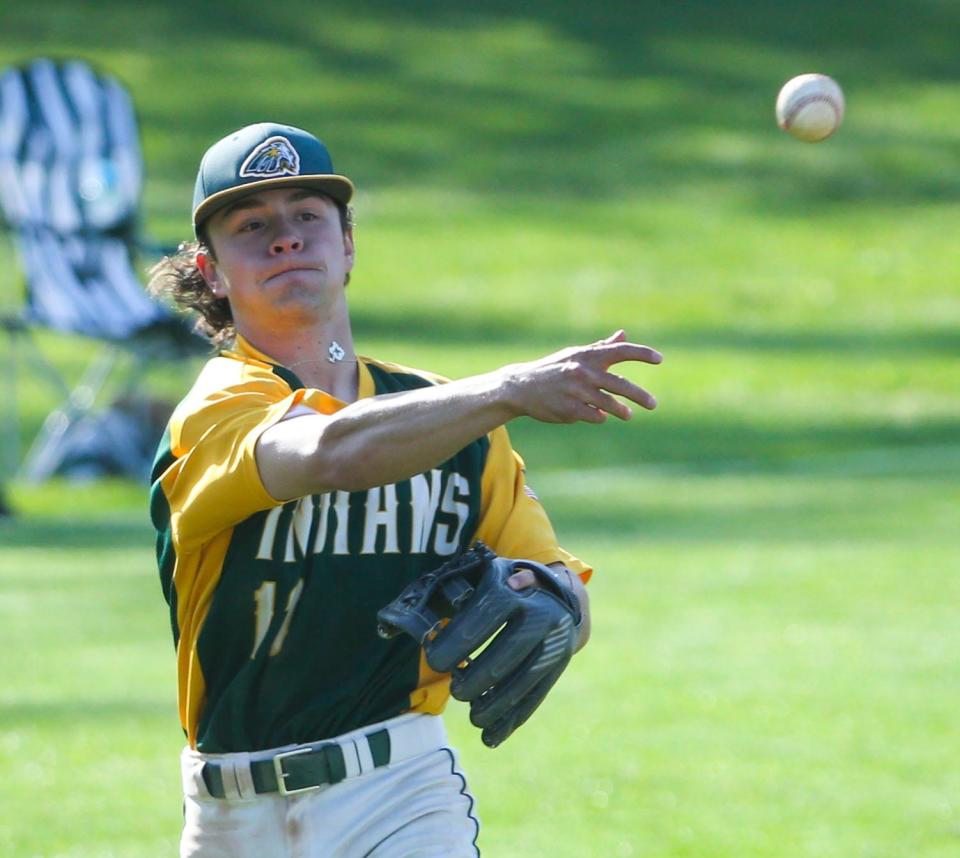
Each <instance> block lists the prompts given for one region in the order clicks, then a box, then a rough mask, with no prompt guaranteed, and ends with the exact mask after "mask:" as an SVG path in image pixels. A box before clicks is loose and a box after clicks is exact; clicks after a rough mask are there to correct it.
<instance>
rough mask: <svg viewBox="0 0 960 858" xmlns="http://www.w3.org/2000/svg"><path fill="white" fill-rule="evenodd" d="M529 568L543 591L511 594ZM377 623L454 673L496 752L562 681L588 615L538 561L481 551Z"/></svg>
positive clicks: (430, 580)
mask: <svg viewBox="0 0 960 858" xmlns="http://www.w3.org/2000/svg"><path fill="white" fill-rule="evenodd" d="M521 569H529V570H530V571H531V572H533V574H534V575H535V576H536V578H537V582H538V583H539V585H540V586H539V587H527V588H525V589H523V590H514V589H512V588H511V587H509V586H508V585H507V579H508V578H509V577H510V576H511V575H513V574H514V573H515V572H518V571H520V570H521ZM377 619H378V620H379V627H378V631H379V633H380V635H381V637H385V638H391V637H394V636H395V635H397V634H399V633H400V632H406V633H407V634H409V635H411V636H412V637H413V638H414V640H416V641H417V642H418V643H420V644H421V645H422V646H423V649H424V654H425V656H426V659H427V663H428V664H429V665H430V667H432V668H433V669H434V670H436V671H439V672H441V673H451V674H452V678H451V682H450V693H451V694H452V695H453V696H454V697H455V698H456V699H457V700H465V701H467V702H469V703H470V720H471V722H473V724H474V725H475V726H477V727H480V728H482V730H483V733H482V734H481V735H482V739H483V743H484V744H485V745H487V746H488V747H490V748H495V747H496V746H497V745H499V744H500V743H501V742H502V741H503V740H504V739H506V738H507V737H508V736H509V735H510V734H511V733H512V732H513V731H514V730H516V729H517V727H519V726H520V725H521V724H523V722H524V721H526V720H527V718H529V717H530V715H531V714H533V711H534V710H535V709H536V708H537V707H538V706H539V705H540V703H541V702H542V701H543V698H544V697H546V696H547V692H548V691H549V690H550V689H551V688H552V687H553V684H554V683H555V682H556V681H557V678H558V677H559V676H560V674H561V673H563V671H564V668H566V666H567V664H568V663H569V661H570V657H571V656H572V655H573V650H574V647H575V646H576V643H577V639H578V637H579V632H580V620H581V616H580V603H579V601H578V599H577V597H576V594H575V593H574V592H573V590H572V589H571V588H570V585H569V583H568V582H565V581H564V578H563V576H562V575H559V574H558V573H557V572H555V571H554V570H553V569H550V568H549V567H548V566H544V565H543V564H541V563H535V562H533V561H532V560H508V559H507V558H505V557H498V556H497V555H496V554H494V553H493V552H492V551H491V550H490V549H489V548H487V547H486V546H485V545H483V544H482V543H479V542H478V543H477V544H476V545H475V546H474V547H473V548H471V549H469V550H468V551H465V552H464V553H462V554H460V555H458V556H457V557H455V558H454V559H452V560H449V561H448V562H446V563H444V564H443V565H442V566H441V567H440V568H439V569H435V570H434V571H432V572H427V573H425V574H423V575H421V576H420V577H419V578H418V579H417V580H416V581H414V582H412V583H411V584H409V585H408V586H407V587H406V588H405V589H404V591H403V592H402V593H401V594H400V595H399V596H398V597H397V598H396V599H394V600H393V601H392V602H391V603H390V604H389V605H386V606H385V607H383V608H382V609H381V610H380V611H379V612H378V613H377ZM445 619H449V620H450V621H449V622H448V623H446V624H445V625H444V623H443V620H445ZM485 645H486V646H485ZM481 647H483V651H482V652H480V653H479V654H478V655H476V656H475V657H474V656H473V653H475V652H476V651H477V650H478V649H480V648H481Z"/></svg>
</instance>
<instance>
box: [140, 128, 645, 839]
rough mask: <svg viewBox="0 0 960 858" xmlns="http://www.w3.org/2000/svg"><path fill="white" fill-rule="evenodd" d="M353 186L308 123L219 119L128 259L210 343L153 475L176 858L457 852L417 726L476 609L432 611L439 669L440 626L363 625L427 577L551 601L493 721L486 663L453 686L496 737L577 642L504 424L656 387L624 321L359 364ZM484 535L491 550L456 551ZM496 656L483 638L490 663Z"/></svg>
mask: <svg viewBox="0 0 960 858" xmlns="http://www.w3.org/2000/svg"><path fill="white" fill-rule="evenodd" d="M352 193H353V185H352V183H351V182H350V181H349V180H348V179H347V178H345V177H343V176H341V175H338V174H337V173H336V172H335V171H334V169H333V164H332V163H331V159H330V155H329V153H328V151H327V149H326V147H325V146H324V145H323V144H322V143H321V142H320V141H319V140H318V139H317V138H316V137H314V136H313V135H312V134H309V133H307V132H306V131H303V130H300V129H297V128H293V127H290V126H285V125H277V124H271V123H262V124H257V125H251V126H248V127H246V128H243V129H240V130H239V131H237V132H235V133H233V134H230V135H229V136H227V137H225V138H224V139H222V140H220V141H219V142H218V143H216V144H214V145H213V146H212V147H211V148H210V149H209V150H208V151H207V153H206V154H205V155H204V157H203V160H202V162H201V164H200V169H199V174H198V176H197V182H196V188H195V194H194V205H193V225H194V230H195V235H196V238H197V242H195V243H191V244H189V245H182V246H181V249H180V251H179V252H178V254H176V255H175V256H173V257H170V258H167V259H165V260H163V261H162V262H161V263H160V264H159V265H158V266H156V268H155V269H154V270H153V272H152V278H151V284H150V288H151V289H152V290H153V291H154V292H156V293H168V294H170V295H172V296H173V298H174V299H175V300H176V301H177V302H178V303H179V304H180V305H181V306H184V307H191V308H193V309H194V310H196V311H198V313H199V315H200V322H199V325H200V327H201V329H202V330H203V331H204V332H205V333H207V335H208V336H209V337H210V338H211V340H212V341H213V342H214V344H215V345H216V346H217V347H218V348H219V351H218V353H217V354H216V355H215V356H214V357H212V358H211V359H210V361H209V362H208V363H207V365H206V366H205V368H204V369H203V370H202V372H201V373H200V375H199V377H198V378H197V380H196V382H195V384H194V385H193V388H192V389H191V390H190V392H189V393H188V394H187V396H186V397H185V398H184V399H183V401H182V402H181V403H180V404H179V406H178V407H177V409H176V410H175V412H174V414H173V416H172V417H171V419H170V422H169V426H168V427H167V431H166V434H165V436H164V439H163V441H162V443H161V446H160V449H159V451H158V454H157V458H156V463H155V467H154V470H153V477H152V480H153V483H152V489H151V517H152V520H153V523H154V525H155V527H156V531H157V558H158V565H159V571H160V578H161V583H162V586H163V591H164V594H165V596H166V599H167V602H168V604H169V608H170V620H171V625H172V630H173V637H174V641H175V643H176V652H177V666H178V677H179V682H178V685H179V687H178V700H179V711H180V719H181V724H182V727H183V730H184V732H185V734H186V739H187V744H186V747H185V749H184V752H183V755H182V774H183V788H184V793H185V809H184V816H185V821H184V828H183V834H182V838H181V853H180V854H181V855H182V856H204V858H213V857H214V856H223V858H228V857H229V858H245V856H250V858H253V857H254V856H256V858H262V856H277V857H278V858H283V856H291V858H292V856H298V858H299V857H300V856H317V858H319V856H324V858H331V856H346V858H351V856H377V858H389V856H413V855H417V856H438V858H439V856H444V858H450V856H461V855H476V854H479V853H478V849H477V845H476V844H477V835H478V829H479V823H478V821H477V815H476V812H475V806H474V799H473V797H472V795H471V794H470V791H469V788H468V786H467V781H466V779H465V777H464V775H463V773H462V772H461V771H460V767H459V764H458V758H457V754H456V752H455V751H454V750H453V749H451V748H450V747H449V745H448V742H447V738H446V735H445V733H444V728H443V724H442V720H441V718H440V713H441V712H442V711H443V709H444V705H445V703H446V701H447V699H448V697H449V695H450V687H451V671H453V672H454V673H455V674H456V672H457V671H459V670H461V668H462V667H463V666H464V665H467V666H468V662H469V658H468V657H467V656H468V653H467V652H466V651H464V652H462V653H461V652H459V651H458V650H457V649H456V646H457V645H462V646H473V642H472V639H470V636H471V635H473V634H475V633H476V632H477V629H478V624H477V622H475V619H476V618H475V617H474V619H473V620H471V621H470V622H468V623H467V624H466V625H465V626H464V625H463V624H461V626H458V625H457V623H458V622H459V620H458V619H457V618H454V619H453V620H450V622H449V625H448V628H449V629H459V631H458V632H457V635H458V637H457V639H456V642H455V645H454V646H453V648H452V649H451V647H447V650H448V652H447V654H446V657H447V658H448V659H449V658H451V657H452V658H453V661H451V662H450V664H446V665H445V669H444V670H437V669H435V667H434V666H431V661H432V659H431V658H428V657H425V652H426V653H427V654H428V655H429V653H430V651H429V650H426V649H425V648H424V647H423V646H422V644H424V643H425V642H428V638H432V637H433V636H434V635H435V634H436V632H437V630H438V629H441V628H442V627H443V626H444V623H446V620H441V621H440V622H439V623H433V622H432V621H431V624H430V625H431V629H430V630H429V632H427V631H424V632H423V634H422V635H421V633H420V632H411V634H409V635H397V636H395V637H391V638H390V639H384V638H383V637H381V636H379V635H378V622H377V614H378V610H380V609H381V608H382V607H383V606H384V605H387V604H388V603H390V602H391V600H394V599H395V598H396V597H397V595H398V593H400V592H401V591H403V590H404V588H405V587H410V586H419V584H418V583H417V582H419V581H421V580H427V581H430V582H433V584H436V583H437V582H438V581H439V582H440V585H439V586H440V590H437V593H438V594H439V593H440V591H441V590H442V595H443V596H444V598H445V599H447V601H445V602H444V604H445V605H447V606H448V607H449V606H450V605H453V607H452V608H451V610H452V611H457V610H462V612H463V614H464V615H466V614H470V613H471V612H472V611H473V610H474V608H475V603H476V602H478V601H480V600H478V599H476V598H473V599H472V600H471V598H467V597H468V596H469V595H470V594H471V593H472V592H473V590H474V589H477V590H478V592H479V591H481V590H482V589H483V587H488V589H489V588H490V587H495V588H499V589H497V593H498V599H499V600H500V602H498V603H497V604H499V603H503V602H511V600H513V601H515V602H516V604H518V605H520V604H521V603H522V605H523V606H524V609H525V611H526V613H525V614H524V616H525V617H527V618H530V617H548V619H547V621H546V625H545V626H544V628H546V629H547V630H546V631H542V632H541V631H537V630H536V629H534V631H531V630H530V629H531V623H533V625H535V623H534V622H533V620H530V622H528V623H527V626H526V627H525V629H526V630H525V631H523V633H522V634H521V635H520V637H521V638H525V639H526V638H530V639H531V640H533V644H532V645H533V646H534V649H533V650H531V653H532V654H531V656H530V658H528V659H526V661H525V662H524V665H522V671H521V670H519V669H518V670H515V671H514V672H515V673H516V672H518V671H519V672H524V673H525V674H526V675H534V674H536V671H538V670H544V669H545V668H547V667H549V671H548V672H550V671H552V673H550V676H549V680H548V681H544V682H540V680H539V679H537V678H536V676H535V677H534V679H532V680H529V681H528V680H527V679H524V682H526V683H527V685H526V686H524V687H523V689H521V688H520V685H517V684H513V685H512V686H511V688H510V689H508V692H507V693H505V694H504V695H501V696H500V697H502V698H503V700H505V702H503V703H502V705H501V704H500V703H499V702H498V703H497V706H498V711H499V713H500V714H498V715H497V716H495V717H494V716H490V715H484V713H483V711H482V710H483V707H484V706H485V705H486V701H489V700H499V699H500V698H498V697H497V695H494V694H490V693H487V692H488V690H489V689H487V688H486V687H485V686H486V685H487V684H488V682H489V681H490V680H489V678H487V679H483V678H481V677H478V674H476V673H475V674H473V678H471V679H470V680H469V681H467V680H464V679H463V677H461V676H460V675H459V674H456V675H455V676H454V686H455V689H456V688H457V687H461V689H462V690H463V691H464V694H465V695H466V696H465V697H464V699H470V700H472V701H473V703H472V704H471V705H472V706H474V707H476V715H477V717H476V719H475V723H477V724H480V725H484V724H486V725H487V727H486V729H485V731H484V741H487V742H488V744H497V743H498V742H499V741H502V740H503V738H505V736H506V735H509V733H510V732H511V731H512V729H514V728H515V727H516V726H518V725H519V724H520V723H522V721H523V720H524V719H525V718H526V717H527V716H528V715H529V712H530V711H531V710H532V708H535V706H536V704H537V702H539V699H542V695H543V694H545V693H546V689H547V688H548V687H549V684H551V683H552V681H553V679H555V675H554V674H556V673H557V670H556V665H557V664H560V665H561V668H560V669H562V665H563V664H565V663H566V662H565V661H564V659H566V658H569V655H570V654H571V653H572V652H573V651H575V650H576V649H578V648H579V647H581V646H583V644H584V643H585V642H586V639H587V637H588V634H589V607H588V601H587V596H586V590H585V588H584V583H585V582H586V581H587V579H588V578H589V576H590V574H591V569H590V567H588V566H587V565H585V564H584V563H582V562H580V561H579V560H577V559H576V558H574V557H572V556H571V555H570V554H568V553H567V552H566V551H564V550H563V549H562V548H560V547H559V545H558V544H557V540H556V537H555V535H554V532H553V529H552V527H551V525H550V522H549V520H548V519H547V516H546V514H545V513H544V510H543V508H542V507H541V505H540V503H539V501H538V500H537V499H536V497H535V495H534V494H533V493H532V492H531V491H529V489H527V488H526V486H525V480H524V468H523V462H522V460H521V459H520V458H519V456H518V455H517V454H516V453H515V452H514V451H513V449H512V448H511V445H510V441H509V439H508V436H507V432H506V430H505V428H504V424H505V423H507V422H508V421H509V420H511V419H512V418H514V417H518V416H522V415H526V416H529V417H532V418H534V419H537V420H541V421H544V422H550V423H572V422H576V421H585V422H589V423H597V424H599V423H602V422H604V420H605V419H606V416H607V415H609V414H612V415H614V416H616V417H618V418H621V419H627V418H628V417H629V416H630V414H631V409H630V407H629V406H628V405H627V404H626V403H625V402H624V401H622V400H621V399H618V398H617V397H622V398H623V399H625V400H629V401H632V402H633V403H636V404H637V405H639V406H641V407H643V408H647V409H652V408H653V407H655V404H656V403H655V401H654V399H653V397H652V396H651V395H650V394H649V393H647V392H646V391H645V390H643V389H641V388H640V387H638V386H636V385H635V384H633V383H631V382H629V381H627V380H626V379H624V378H622V377H621V376H619V375H617V374H616V373H613V372H611V371H610V368H611V367H612V366H613V365H615V364H617V363H620V362H623V361H639V362H643V363H659V362H660V360H661V358H660V355H659V354H658V353H657V352H656V351H654V350H653V349H650V348H647V347H645V346H641V345H637V344H634V343H631V342H628V341H627V339H626V336H625V335H624V333H623V332H622V331H621V332H617V333H615V334H613V335H611V336H609V337H607V338H606V339H603V340H600V341H598V342H595V343H592V344H590V345H585V346H577V347H571V348H567V349H564V350H563V351H560V352H557V353H556V354H552V355H549V356H547V357H544V358H542V359H540V360H535V361H531V362H529V363H520V364H514V365H511V366H505V367H501V368H499V369H497V370H494V371H492V372H489V373H486V374H483V375H477V376H473V377H470V378H465V379H461V380H458V381H451V382H446V381H445V380H444V379H441V378H440V377H438V376H435V375H432V374H430V373H426V372H422V371H419V370H414V369H409V368H406V367H403V366H398V365H396V364H392V363H387V362H384V361H380V360H374V359H372V358H367V357H363V356H361V355H358V354H357V353H356V351H355V349H354V340H353V332H352V329H351V323H350V316H349V312H348V307H347V297H346V296H347V293H346V286H347V283H348V281H349V278H350V273H351V271H352V269H353V266H354V259H355V244H354V237H353V231H352V224H351V210H350V208H349V202H350V199H351V195H352ZM481 542H482V543H483V544H485V546H488V548H484V549H483V552H488V553H482V554H477V555H468V554H464V552H467V551H468V549H470V550H473V549H471V546H474V545H475V544H476V543H481ZM477 551H480V549H479V548H478V549H477ZM495 555H496V556H499V557H500V558H523V563H522V564H520V565H512V561H511V562H510V563H508V564H507V565H504V564H503V563H502V562H501V561H495V562H494V561H491V560H490V558H492V557H494V556H495ZM465 556H474V562H473V565H472V566H470V568H471V569H475V568H481V569H482V570H487V572H489V570H494V569H497V570H499V572H497V573H496V574H497V575H499V577H498V578H497V577H494V578H490V579H489V580H488V581H487V582H486V583H484V582H480V583H477V580H478V579H476V578H473V579H470V580H472V581H473V583H472V584H471V583H463V581H461V580H459V579H458V581H457V582H456V585H457V587H459V588H460V589H455V588H454V586H453V582H452V578H450V576H449V575H446V577H445V576H444V575H439V576H438V575H437V574H435V573H433V572H431V570H437V569H438V567H442V566H443V564H444V563H450V562H451V560H452V559H455V558H458V557H465ZM481 561H482V562H481ZM498 563H499V565H497V564H498ZM478 564H479V565H478ZM444 568H446V567H444ZM487 572H484V573H483V574H487ZM425 573H428V574H427V575H426V579H422V576H424V574H425ZM458 574H459V573H458ZM478 574H479V573H478ZM489 574H490V575H494V573H493V572H489ZM431 586H432V585H431ZM491 592H492V591H491ZM438 598H439V596H438ZM431 599H432V597H431ZM538 600H539V601H538ZM414 601H415V599H413V600H411V599H410V598H409V597H406V596H405V597H404V599H401V604H402V606H406V608H409V606H410V605H411V604H413V602H414ZM426 604H427V602H426V597H425V600H424V607H423V611H422V612H420V613H419V614H418V617H419V618H420V619H422V617H423V615H424V614H425V612H427V608H426ZM430 604H431V605H436V604H437V603H436V600H433V601H430ZM486 604H487V606H488V607H489V605H491V604H494V602H493V601H492V600H490V599H487V600H486ZM463 605H466V606H467V608H463V607H462V606H463ZM531 606H533V607H531ZM558 606H559V607H558ZM533 608H536V610H533ZM468 609H469V610H468ZM510 610H511V611H512V610H513V608H512V607H511V608H510ZM397 616H399V615H397ZM445 616H447V617H449V615H445ZM404 621H405V618H404V617H401V619H399V620H398V622H399V623H401V625H402V623H403V622H404ZM495 621H496V622H497V623H498V624H499V623H501V620H500V619H497V620H495ZM525 622H526V620H525ZM470 629H472V631H470ZM381 630H382V629H381ZM408 630H409V629H408ZM443 631H445V629H442V630H441V634H443ZM484 634H485V633H484ZM417 636H420V639H417ZM468 639H469V640H468ZM437 640H441V638H440V637H439V636H438V637H437ZM523 645H524V646H526V645H527V644H526V643H525V644H523ZM519 646H520V644H517V645H516V646H514V645H512V644H511V645H510V646H506V647H504V646H500V647H499V649H500V650H501V652H500V654H499V656H498V657H499V658H506V659H508V660H512V662H511V664H512V666H511V669H513V668H514V667H516V665H515V662H516V660H517V658H518V657H519V656H518V655H517V653H518V652H519V649H518V648H517V647H519ZM491 649H495V648H494V647H491ZM451 652H452V653H453V654H452V656H451V655H450V653H451ZM478 661H479V660H478ZM433 663H434V664H437V663H439V662H436V661H435V662H433ZM457 664H460V667H455V666H454V665H457ZM545 675H546V674H540V676H545ZM458 682H459V686H458ZM537 683H539V685H538V689H539V690H537V691H536V693H535V694H534V695H533V696H528V697H527V698H526V700H527V702H526V703H523V702H518V701H520V700H521V698H523V697H524V695H526V694H527V690H526V689H527V687H530V686H533V685H535V684H537ZM481 686H484V687H483V688H481ZM468 687H469V688H472V690H471V691H469V693H468V692H467V688H468ZM471 695H472V696H471ZM534 698H536V699H534ZM531 700H532V701H533V702H532V703H531V702H529V701H531ZM518 710H522V712H521V713H520V714H517V711H518ZM471 711H474V710H473V709H472V710H471ZM503 713H506V714H505V715H504V714H503ZM471 718H473V716H471ZM485 719H486V720H485ZM491 724H492V726H490V725H491ZM528 729H531V728H528Z"/></svg>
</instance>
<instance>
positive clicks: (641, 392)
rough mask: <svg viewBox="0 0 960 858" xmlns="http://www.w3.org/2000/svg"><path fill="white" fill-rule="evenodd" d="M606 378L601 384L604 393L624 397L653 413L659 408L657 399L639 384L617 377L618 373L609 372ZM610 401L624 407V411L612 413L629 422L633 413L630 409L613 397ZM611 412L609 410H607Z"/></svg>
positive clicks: (620, 376)
mask: <svg viewBox="0 0 960 858" xmlns="http://www.w3.org/2000/svg"><path fill="white" fill-rule="evenodd" d="M604 375H605V378H604V379H603V380H602V381H601V382H600V385H599V386H600V388H601V389H602V390H604V391H609V392H610V393H612V394H616V395H617V396H622V397H624V398H625V399H629V400H630V401H631V402H635V403H636V404H637V405H639V406H640V407H641V408H645V409H647V411H653V410H654V409H655V408H656V407H657V399H656V397H655V396H654V395H653V394H652V393H650V391H648V390H646V389H644V388H642V387H640V386H639V385H637V384H634V383H633V382H632V381H630V380H629V379H626V378H624V377H623V376H622V375H617V374H616V373H612V372H608V373H605V374H604ZM609 399H610V400H611V401H613V402H616V403H617V404H619V405H620V406H622V409H623V411H625V412H626V413H625V414H624V413H623V411H621V410H617V411H611V412H610V413H611V414H616V416H617V417H620V418H621V419H623V420H629V419H630V414H631V413H632V412H631V411H630V409H629V408H628V407H627V406H625V405H623V403H622V402H620V401H619V400H617V399H614V398H613V397H612V396H610V397H609ZM601 407H602V406H601ZM606 410H609V409H606Z"/></svg>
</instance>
